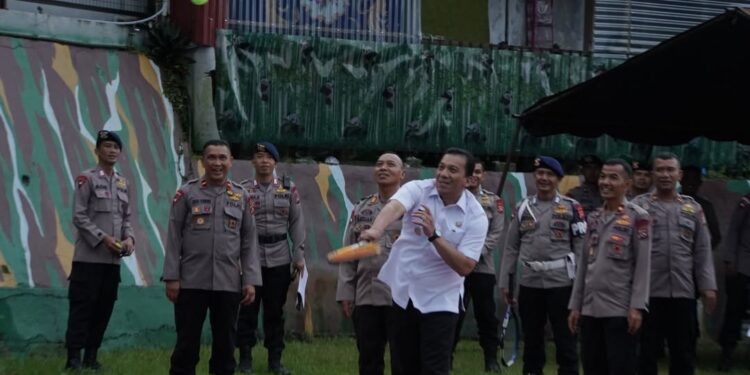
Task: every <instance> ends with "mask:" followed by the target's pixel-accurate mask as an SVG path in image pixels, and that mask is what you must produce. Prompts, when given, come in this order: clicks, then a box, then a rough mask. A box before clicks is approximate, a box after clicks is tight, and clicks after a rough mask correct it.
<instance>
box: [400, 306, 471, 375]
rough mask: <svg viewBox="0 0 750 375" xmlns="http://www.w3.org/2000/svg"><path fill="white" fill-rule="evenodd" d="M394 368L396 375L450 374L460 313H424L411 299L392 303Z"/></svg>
mask: <svg viewBox="0 0 750 375" xmlns="http://www.w3.org/2000/svg"><path fill="white" fill-rule="evenodd" d="M391 312H392V315H391V317H392V320H391V321H392V323H391V327H392V328H393V341H392V342H391V346H392V349H391V368H392V374H393V375H448V374H449V373H450V367H451V363H450V361H451V351H452V350H453V340H454V335H455V330H456V323H457V322H458V314H456V313H452V312H447V311H439V312H432V313H422V312H420V311H419V310H417V309H416V308H414V304H412V302H411V300H409V303H408V305H407V306H406V309H403V308H401V307H400V306H399V305H397V304H396V303H393V309H392V310H391Z"/></svg>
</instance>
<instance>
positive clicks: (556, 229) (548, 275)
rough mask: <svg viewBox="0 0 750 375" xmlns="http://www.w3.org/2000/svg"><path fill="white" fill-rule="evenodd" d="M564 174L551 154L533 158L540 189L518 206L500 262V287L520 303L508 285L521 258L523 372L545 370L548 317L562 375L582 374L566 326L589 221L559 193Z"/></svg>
mask: <svg viewBox="0 0 750 375" xmlns="http://www.w3.org/2000/svg"><path fill="white" fill-rule="evenodd" d="M562 177H563V169H562V166H561V165H560V163H559V162H558V161H557V160H555V159H554V158H551V157H549V156H540V157H538V158H536V159H535V160H534V180H535V182H536V189H537V193H536V194H535V195H531V196H528V197H526V198H525V199H524V200H523V201H521V202H520V203H519V204H518V206H517V207H516V210H515V214H514V215H513V220H512V221H511V223H510V229H509V230H508V239H507V241H506V243H505V249H504V250H503V260H502V262H501V263H500V265H501V271H500V290H501V292H502V293H503V295H504V296H505V303H507V304H512V303H515V302H516V301H515V300H514V299H512V298H511V292H512V291H510V290H509V289H508V285H509V277H515V275H513V274H514V271H515V270H516V267H517V262H518V261H519V260H520V261H521V275H520V281H519V284H520V291H519V293H518V306H519V313H520V316H521V324H522V330H523V341H524V351H523V373H524V374H535V375H538V374H542V370H543V369H544V363H545V361H546V358H545V342H544V327H545V325H546V324H547V320H549V322H550V323H551V325H552V332H553V334H554V338H555V346H556V347H557V365H558V373H559V374H560V375H573V374H578V351H577V344H576V338H575V335H574V334H572V333H571V332H570V331H568V329H567V324H566V322H567V321H566V319H567V316H568V301H569V300H570V294H571V290H572V287H573V279H574V278H575V273H576V271H575V264H576V259H577V258H579V257H580V254H581V246H582V245H583V236H584V235H585V234H586V221H585V220H586V219H585V216H584V212H583V208H582V207H581V205H580V204H579V203H578V202H576V201H575V200H573V199H571V198H568V197H564V196H562V195H560V194H559V193H558V191H557V186H558V184H559V183H560V180H561V179H562Z"/></svg>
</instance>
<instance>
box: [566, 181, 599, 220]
mask: <svg viewBox="0 0 750 375" xmlns="http://www.w3.org/2000/svg"><path fill="white" fill-rule="evenodd" d="M567 195H568V196H569V197H571V198H573V199H575V200H576V201H577V202H578V203H580V204H581V206H582V207H583V212H585V213H586V215H588V214H589V213H590V212H592V211H594V210H596V209H597V208H599V207H601V206H602V204H603V202H602V197H601V195H599V189H598V188H596V187H593V186H592V185H589V184H586V183H584V184H582V185H580V186H576V187H574V188H572V189H570V191H568V194H567Z"/></svg>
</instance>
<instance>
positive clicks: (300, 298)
mask: <svg viewBox="0 0 750 375" xmlns="http://www.w3.org/2000/svg"><path fill="white" fill-rule="evenodd" d="M308 275H310V272H309V269H308V268H307V267H305V270H304V271H303V272H302V276H300V278H299V284H298V285H297V303H296V305H295V306H296V307H297V311H302V309H304V308H305V290H306V289H307V276H308Z"/></svg>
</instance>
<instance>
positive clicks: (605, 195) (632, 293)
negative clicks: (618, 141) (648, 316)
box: [568, 159, 651, 375]
mask: <svg viewBox="0 0 750 375" xmlns="http://www.w3.org/2000/svg"><path fill="white" fill-rule="evenodd" d="M632 173H633V171H632V170H631V169H630V165H629V164H628V163H627V162H625V161H624V160H621V159H610V160H607V162H605V163H604V165H603V166H602V171H601V174H600V175H599V191H600V192H601V195H602V200H604V205H603V206H602V207H600V208H598V209H597V210H596V211H594V212H592V213H591V214H589V217H588V233H587V234H586V238H585V239H584V247H583V253H582V254H581V258H580V262H579V264H578V274H577V275H576V281H575V284H574V285H573V294H572V296H571V297H570V303H569V305H568V307H569V308H570V315H569V317H568V328H569V329H570V331H571V332H577V331H578V329H579V323H580V331H581V354H582V358H581V360H582V361H581V362H582V364H583V373H584V375H600V374H610V375H634V374H635V373H636V370H637V367H638V366H637V358H638V343H639V336H638V335H639V329H640V327H641V321H642V316H643V313H644V312H645V310H646V307H647V303H648V293H649V267H650V262H651V257H650V253H651V225H650V222H649V215H648V212H646V210H644V209H642V208H641V207H639V206H637V205H635V204H633V203H631V202H628V201H627V199H625V194H626V193H627V191H628V188H629V186H630V183H631V178H632Z"/></svg>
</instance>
